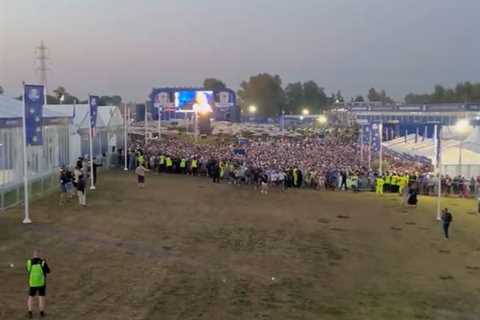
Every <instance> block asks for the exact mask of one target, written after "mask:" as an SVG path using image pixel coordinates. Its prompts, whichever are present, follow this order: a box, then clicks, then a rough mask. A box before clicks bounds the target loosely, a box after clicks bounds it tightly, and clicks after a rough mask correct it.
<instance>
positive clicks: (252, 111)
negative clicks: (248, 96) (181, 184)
mask: <svg viewBox="0 0 480 320" xmlns="http://www.w3.org/2000/svg"><path fill="white" fill-rule="evenodd" d="M248 113H249V114H250V115H252V116H253V115H254V114H255V113H257V106H255V105H250V106H248Z"/></svg>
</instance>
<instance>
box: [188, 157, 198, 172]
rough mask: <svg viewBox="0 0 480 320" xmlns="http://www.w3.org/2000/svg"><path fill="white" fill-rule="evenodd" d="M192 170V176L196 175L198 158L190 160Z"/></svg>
mask: <svg viewBox="0 0 480 320" xmlns="http://www.w3.org/2000/svg"><path fill="white" fill-rule="evenodd" d="M190 170H191V173H192V176H196V175H197V172H198V160H197V159H196V158H193V159H192V161H191V162H190Z"/></svg>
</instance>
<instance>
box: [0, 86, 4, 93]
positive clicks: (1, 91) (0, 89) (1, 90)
mask: <svg viewBox="0 0 480 320" xmlns="http://www.w3.org/2000/svg"><path fill="white" fill-rule="evenodd" d="M4 92H5V91H3V87H2V86H0V94H3V93H4Z"/></svg>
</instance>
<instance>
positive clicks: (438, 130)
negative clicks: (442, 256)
mask: <svg viewBox="0 0 480 320" xmlns="http://www.w3.org/2000/svg"><path fill="white" fill-rule="evenodd" d="M433 134H434V137H435V150H436V152H435V165H436V169H437V220H439V221H440V220H442V217H441V197H442V175H441V172H442V143H441V142H442V139H441V136H442V135H441V127H440V126H439V125H438V124H436V125H435V127H434V128H433Z"/></svg>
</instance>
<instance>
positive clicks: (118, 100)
mask: <svg viewBox="0 0 480 320" xmlns="http://www.w3.org/2000/svg"><path fill="white" fill-rule="evenodd" d="M121 104H122V97H121V96H119V95H113V96H101V97H100V105H101V106H119V105H121Z"/></svg>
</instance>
